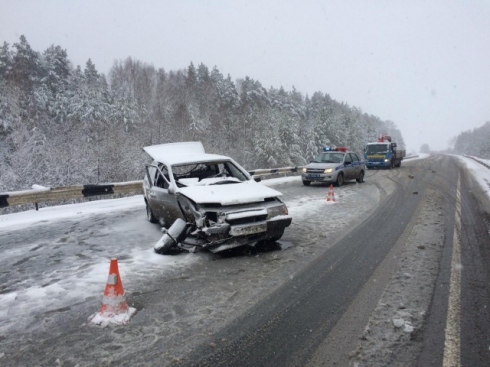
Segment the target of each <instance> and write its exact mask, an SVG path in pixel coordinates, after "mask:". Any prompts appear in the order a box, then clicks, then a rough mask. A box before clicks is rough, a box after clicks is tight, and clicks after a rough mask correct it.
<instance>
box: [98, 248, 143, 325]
mask: <svg viewBox="0 0 490 367" xmlns="http://www.w3.org/2000/svg"><path fill="white" fill-rule="evenodd" d="M135 313H136V309H135V308H132V307H128V303H127V302H126V299H125V298H124V289H123V285H122V281H121V276H120V275H119V268H118V266H117V259H114V258H113V259H111V264H110V266H109V277H108V279H107V284H106V286H105V290H104V297H103V298H102V305H101V306H100V311H99V312H98V313H97V314H95V315H93V316H91V317H90V321H91V322H92V323H94V324H97V325H102V326H106V325H107V324H108V323H116V324H127V323H128V322H129V319H130V318H131V316H133V315H134V314H135Z"/></svg>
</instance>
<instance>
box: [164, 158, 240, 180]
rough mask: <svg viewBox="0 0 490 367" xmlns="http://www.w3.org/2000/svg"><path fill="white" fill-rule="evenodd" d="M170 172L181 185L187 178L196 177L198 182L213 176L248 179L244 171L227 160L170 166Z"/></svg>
mask: <svg viewBox="0 0 490 367" xmlns="http://www.w3.org/2000/svg"><path fill="white" fill-rule="evenodd" d="M172 174H173V176H174V179H175V181H176V182H177V184H181V185H186V182H190V181H189V180H187V179H195V178H197V179H198V182H199V181H202V180H204V179H206V178H215V177H222V178H227V177H234V178H237V179H238V180H240V181H246V180H248V177H247V176H246V175H245V173H243V172H242V171H241V170H240V169H239V168H238V167H237V166H236V165H234V164H233V163H232V162H229V161H225V162H201V163H192V164H183V165H176V166H172ZM181 180H182V181H181ZM186 186H187V185H186Z"/></svg>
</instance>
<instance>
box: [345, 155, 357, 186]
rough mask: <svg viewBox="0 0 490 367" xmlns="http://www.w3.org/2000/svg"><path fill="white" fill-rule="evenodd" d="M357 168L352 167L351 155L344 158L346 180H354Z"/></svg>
mask: <svg viewBox="0 0 490 367" xmlns="http://www.w3.org/2000/svg"><path fill="white" fill-rule="evenodd" d="M353 170H355V168H354V167H353V165H352V157H351V155H350V154H349V153H346V154H345V156H344V180H352V179H353V178H354V174H355V172H353Z"/></svg>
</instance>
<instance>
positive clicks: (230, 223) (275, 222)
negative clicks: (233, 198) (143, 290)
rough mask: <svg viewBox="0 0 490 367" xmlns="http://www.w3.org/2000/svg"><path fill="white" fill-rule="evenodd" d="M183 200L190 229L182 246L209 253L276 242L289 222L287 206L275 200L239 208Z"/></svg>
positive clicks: (271, 199) (267, 199)
mask: <svg viewBox="0 0 490 367" xmlns="http://www.w3.org/2000/svg"><path fill="white" fill-rule="evenodd" d="M183 200H185V201H187V202H188V203H187V205H183V206H182V207H183V209H184V213H185V216H186V219H187V221H188V223H189V224H190V225H191V226H192V228H191V231H190V232H189V236H188V237H187V238H186V239H185V241H183V243H182V245H183V246H199V247H202V248H207V249H209V250H210V251H211V252H220V251H224V250H228V249H231V248H234V247H239V246H244V245H254V244H256V243H257V242H261V241H276V240H278V239H279V238H281V236H282V235H283V233H284V230H285V228H286V227H288V226H289V225H290V224H291V221H292V217H291V216H290V215H289V214H288V209H287V207H286V205H285V204H284V203H283V202H282V201H281V200H280V199H279V198H277V197H271V198H266V199H265V200H264V201H263V202H254V203H247V204H238V205H222V204H220V203H203V204H195V203H191V201H190V200H189V199H188V198H186V199H183V198H181V201H183Z"/></svg>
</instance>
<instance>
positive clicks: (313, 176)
mask: <svg viewBox="0 0 490 367" xmlns="http://www.w3.org/2000/svg"><path fill="white" fill-rule="evenodd" d="M308 178H320V175H315V174H311V173H310V174H309V175H308Z"/></svg>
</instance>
